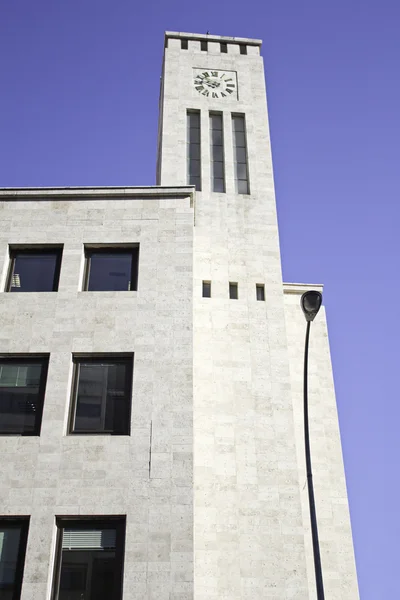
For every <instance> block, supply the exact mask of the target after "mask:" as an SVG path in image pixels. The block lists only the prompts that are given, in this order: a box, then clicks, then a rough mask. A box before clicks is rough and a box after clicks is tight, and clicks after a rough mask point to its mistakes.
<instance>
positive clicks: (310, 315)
mask: <svg viewBox="0 0 400 600" xmlns="http://www.w3.org/2000/svg"><path fill="white" fill-rule="evenodd" d="M300 304H301V308H302V311H303V313H304V316H305V318H306V321H307V329H306V344H305V349H304V387H303V390H304V443H305V451H306V468H307V487H308V502H309V505H310V521H311V534H312V543H313V553H314V570H315V583H316V586H317V598H318V600H324V598H325V595H324V582H323V579H322V568H321V556H320V552H319V540H318V525H317V514H316V512H315V498H314V486H313V478H312V468H311V451H310V432H309V426H308V381H307V379H308V340H309V337H310V326H311V321H313V320H314V319H315V317H316V315H317V313H318V311H319V309H320V308H321V304H322V294H320V292H317V291H315V290H310V291H309V292H305V293H304V294H303V295H302V297H301V300H300Z"/></svg>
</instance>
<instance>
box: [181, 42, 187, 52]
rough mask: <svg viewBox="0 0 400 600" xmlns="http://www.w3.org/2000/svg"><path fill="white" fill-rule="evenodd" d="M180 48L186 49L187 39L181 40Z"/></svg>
mask: <svg viewBox="0 0 400 600" xmlns="http://www.w3.org/2000/svg"><path fill="white" fill-rule="evenodd" d="M181 49H182V50H187V49H188V41H187V40H181Z"/></svg>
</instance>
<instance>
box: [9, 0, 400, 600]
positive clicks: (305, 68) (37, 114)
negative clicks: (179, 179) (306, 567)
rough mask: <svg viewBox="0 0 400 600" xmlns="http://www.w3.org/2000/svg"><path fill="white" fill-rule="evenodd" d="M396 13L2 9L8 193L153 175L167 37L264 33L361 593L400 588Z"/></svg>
mask: <svg viewBox="0 0 400 600" xmlns="http://www.w3.org/2000/svg"><path fill="white" fill-rule="evenodd" d="M399 21H400V4H399V3H398V2H396V1H395V0H392V1H389V0H380V1H379V2H378V1H377V0H366V1H364V2H361V1H358V0H336V1H335V2H326V1H324V0H322V1H321V0H319V1H316V0H303V1H301V0H248V1H247V2H245V3H243V2H238V0H231V1H230V2H227V1H219V2H215V1H212V2H211V1H210V0H203V1H202V2H201V3H198V4H193V3H189V2H184V1H183V0H172V1H171V0H164V2H161V1H160V2H155V1H154V0H148V2H145V3H138V2H134V1H132V0H131V1H130V2H129V1H128V0H113V1H111V0H64V1H62V0H52V1H50V0H36V2H32V1H31V0H13V1H12V2H11V1H10V0H9V1H8V2H7V1H6V0H3V2H2V3H1V5H0V186H1V187H12V186H16V187H18V186H53V185H54V186H56V185H61V186H63V185H151V184H154V182H155V157H156V132H157V109H158V92H159V75H160V68H161V59H162V51H163V32H164V30H176V31H195V32H199V33H205V32H206V31H207V30H209V31H210V33H214V34H220V35H229V36H242V37H256V38H262V39H263V40H264V44H263V51H262V53H263V56H264V60H265V69H266V77H267V89H268V99H269V111H270V125H271V136H272V147H273V159H274V169H275V181H276V193H277V204H278V214H279V223H280V234H281V245H282V253H283V271H284V279H285V280H286V281H296V282H300V281H305V282H312V283H319V282H323V283H324V284H325V296H324V301H325V304H326V306H327V311H328V318H329V330H330V341H331V351H332V359H333V364H334V371H335V381H336V390H337V399H338V407H339V415H340V424H341V432H342V441H343V450H344V457H345V465H346V473H347V483H348V490H349V497H350V507H351V516H352V524H353V533H354V541H355V548H356V558H357V568H358V575H359V584H360V592H361V597H362V599H363V600H381V599H384V600H386V599H387V598H390V599H392V598H398V597H399V591H398V582H397V570H398V556H399V551H398V539H399V538H400V511H399V487H400V485H399V475H398V473H399V465H398V463H399V458H400V436H399V435H398V421H399V414H400V408H399V398H398V389H397V388H398V385H397V371H398V369H399V351H398V347H399V342H398V340H399V339H400V326H399V319H398V317H396V316H395V315H396V314H397V312H398V311H397V308H396V305H395V302H394V300H395V299H396V298H398V297H399V295H400V285H399V280H398V275H399V245H400V244H399V237H400V236H399V234H398V227H399V217H400V206H399V173H400V169H399V143H400V142H399V140H400V117H399V106H400V81H399V59H400V41H399V40H400V36H399ZM384 295H386V296H387V299H386V300H387V302H386V301H385V303H384V302H383V300H382V298H383V296H384ZM390 298H392V300H391V301H390Z"/></svg>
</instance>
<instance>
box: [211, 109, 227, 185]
mask: <svg viewBox="0 0 400 600" xmlns="http://www.w3.org/2000/svg"><path fill="white" fill-rule="evenodd" d="M222 127H223V122H222V114H221V113H210V157H211V190H212V191H213V192H225V168H224V134H223V130H222Z"/></svg>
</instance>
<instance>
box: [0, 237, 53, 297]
mask: <svg viewBox="0 0 400 600" xmlns="http://www.w3.org/2000/svg"><path fill="white" fill-rule="evenodd" d="M61 256H62V248H61V247H57V248H56V247H54V246H51V247H49V246H42V247H41V248H36V249H34V248H10V259H11V263H10V271H9V277H8V282H7V291H8V292H56V291H57V290H58V280H59V277H60V267H61Z"/></svg>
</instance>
